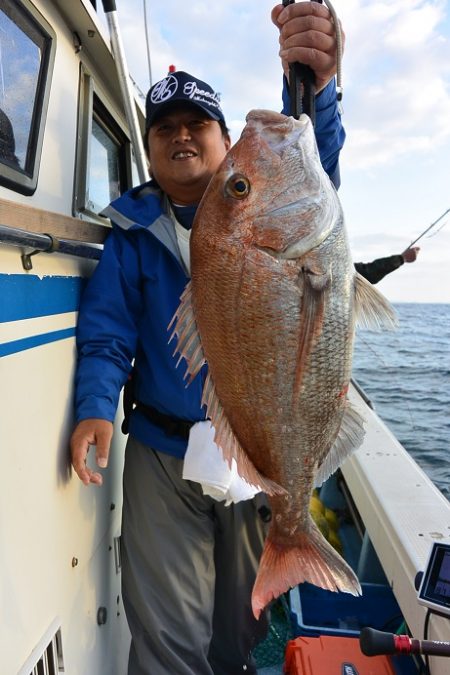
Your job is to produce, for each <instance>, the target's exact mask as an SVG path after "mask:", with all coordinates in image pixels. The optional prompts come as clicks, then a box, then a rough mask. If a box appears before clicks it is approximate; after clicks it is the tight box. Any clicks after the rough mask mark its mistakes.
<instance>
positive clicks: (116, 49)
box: [102, 0, 149, 183]
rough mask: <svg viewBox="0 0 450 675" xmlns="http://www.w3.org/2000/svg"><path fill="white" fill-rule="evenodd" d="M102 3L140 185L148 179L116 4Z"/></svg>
mask: <svg viewBox="0 0 450 675" xmlns="http://www.w3.org/2000/svg"><path fill="white" fill-rule="evenodd" d="M102 3H103V11H104V12H105V16H106V19H107V21H108V29H109V36H110V39H111V46H112V51H113V55H114V60H115V62H116V68H117V75H118V78H119V84H120V89H121V91H122V98H123V105H124V108H125V115H126V118H127V122H128V126H129V129H130V136H131V143H132V145H133V149H134V156H135V159H136V166H137V170H138V175H139V180H140V182H141V183H145V182H146V181H148V178H149V177H148V170H147V160H146V155H145V151H144V144H143V142H142V135H141V130H140V126H139V121H138V117H137V113H136V105H135V99H134V94H133V89H132V86H131V80H130V76H129V72H128V67H127V61H126V57H125V50H124V47H123V42H122V36H121V32H120V27H119V21H118V17H117V8H116V2H115V0H102Z"/></svg>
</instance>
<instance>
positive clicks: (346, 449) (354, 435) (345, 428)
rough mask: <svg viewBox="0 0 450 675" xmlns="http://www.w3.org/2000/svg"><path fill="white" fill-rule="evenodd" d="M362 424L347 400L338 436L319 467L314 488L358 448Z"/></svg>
mask: <svg viewBox="0 0 450 675" xmlns="http://www.w3.org/2000/svg"><path fill="white" fill-rule="evenodd" d="M364 422H365V419H364V417H363V416H362V415H361V414H360V413H359V411H358V410H357V409H356V408H355V407H354V406H353V405H352V404H351V403H350V402H349V401H348V400H347V403H346V407H345V412H344V416H343V418H342V422H341V426H340V427H339V432H338V435H337V437H336V440H335V441H334V443H333V445H332V446H331V449H330V451H329V452H328V454H327V455H326V456H325V458H324V460H323V462H322V463H321V464H320V466H319V469H318V471H317V475H316V478H315V481H314V487H320V486H321V485H322V483H324V482H325V481H326V480H327V478H329V477H330V476H332V475H333V473H334V472H335V471H336V470H337V469H338V468H339V467H340V466H341V464H342V463H343V461H344V459H346V458H347V457H348V456H349V455H350V454H351V453H352V452H353V450H356V448H359V446H360V445H361V443H362V442H363V439H364V434H365V430H364Z"/></svg>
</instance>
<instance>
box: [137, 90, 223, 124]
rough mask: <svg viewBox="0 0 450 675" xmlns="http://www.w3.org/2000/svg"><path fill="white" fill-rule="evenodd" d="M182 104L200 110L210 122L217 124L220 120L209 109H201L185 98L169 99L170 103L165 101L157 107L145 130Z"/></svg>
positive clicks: (200, 106)
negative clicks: (171, 109) (213, 121)
mask: <svg viewBox="0 0 450 675" xmlns="http://www.w3.org/2000/svg"><path fill="white" fill-rule="evenodd" d="M177 103H178V104H179V103H182V104H183V105H186V106H192V107H193V108H198V110H201V111H202V112H203V113H205V115H208V117H210V118H211V119H212V120H215V121H216V122H219V121H220V120H221V119H222V118H221V116H220V115H217V114H216V113H215V112H213V111H212V110H210V109H209V108H206V107H203V106H202V105H200V104H199V103H197V102H196V101H186V99H185V98H183V97H180V98H171V99H170V101H167V103H163V104H161V105H159V106H158V109H157V110H155V112H154V113H153V115H152V116H151V118H150V119H149V120H147V122H146V129H147V130H148V129H150V127H151V126H153V124H154V123H155V122H156V121H157V120H158V119H159V118H160V117H161V116H162V115H164V114H165V113H167V111H168V110H170V108H173V107H174V106H175V105H176V104H177Z"/></svg>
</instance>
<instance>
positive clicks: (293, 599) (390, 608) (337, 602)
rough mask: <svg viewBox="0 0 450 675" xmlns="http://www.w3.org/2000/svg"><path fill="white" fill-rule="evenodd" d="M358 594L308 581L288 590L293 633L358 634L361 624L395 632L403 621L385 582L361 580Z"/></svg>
mask: <svg viewBox="0 0 450 675" xmlns="http://www.w3.org/2000/svg"><path fill="white" fill-rule="evenodd" d="M361 588H362V595H361V596H358V597H355V596H354V595H350V593H333V592H332V591H324V590H323V589H322V588H317V586H313V585H311V584H308V583H303V584H300V585H299V586H296V587H295V588H293V589H292V590H291V591H290V606H291V620H292V629H293V632H294V636H299V635H304V636H312V637H316V636H319V635H337V636H339V635H340V636H342V637H359V632H360V630H361V628H364V627H365V626H370V628H376V629H377V630H384V631H388V632H395V631H396V630H397V629H398V627H399V626H400V624H401V623H402V621H403V617H402V613H401V610H400V607H399V606H398V603H397V601H396V599H395V596H394V594H393V593H392V590H391V588H390V587H389V586H387V585H386V584H371V583H362V584H361Z"/></svg>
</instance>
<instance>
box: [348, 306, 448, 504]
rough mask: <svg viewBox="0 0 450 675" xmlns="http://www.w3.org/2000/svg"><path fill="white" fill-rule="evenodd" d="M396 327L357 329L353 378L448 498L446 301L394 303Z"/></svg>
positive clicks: (397, 436)
mask: <svg viewBox="0 0 450 675" xmlns="http://www.w3.org/2000/svg"><path fill="white" fill-rule="evenodd" d="M394 307H395V310H396V311H397V314H398V319H399V328H398V329H397V330H395V331H382V332H375V331H368V330H360V329H358V331H357V337H356V343H355V351H354V358H353V377H354V379H355V380H356V381H357V383H358V384H359V385H360V386H361V387H362V388H363V389H364V391H365V393H366V394H367V396H368V398H369V399H370V400H371V402H372V405H373V407H374V408H375V410H376V412H377V413H378V415H379V416H380V417H381V418H382V420H383V421H384V422H385V424H386V425H387V426H388V427H389V429H390V430H391V431H392V432H393V433H394V435H395V436H396V438H397V439H398V440H399V441H400V443H401V444H402V445H403V446H404V447H405V448H406V450H407V451H408V452H409V453H410V454H411V456H412V457H413V458H414V459H415V461H416V462H417V463H418V464H419V466H420V467H421V468H422V469H423V470H424V471H425V473H426V474H427V475H428V476H429V477H430V478H431V480H432V481H433V482H434V484H435V485H436V486H437V487H438V488H439V490H440V491H441V492H442V493H443V494H444V495H445V496H446V497H447V499H449V500H450V305H448V304H418V303H401V304H394Z"/></svg>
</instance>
